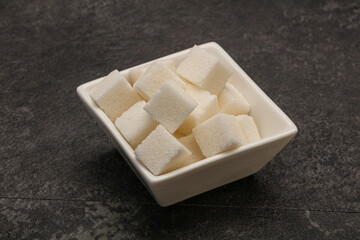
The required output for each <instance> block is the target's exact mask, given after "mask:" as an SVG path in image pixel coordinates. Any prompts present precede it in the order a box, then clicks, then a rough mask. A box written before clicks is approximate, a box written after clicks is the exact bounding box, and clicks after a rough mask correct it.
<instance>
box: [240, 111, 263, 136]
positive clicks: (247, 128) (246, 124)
mask: <svg viewBox="0 0 360 240" xmlns="http://www.w3.org/2000/svg"><path fill="white" fill-rule="evenodd" d="M236 119H237V120H238V122H239V124H240V127H241V129H242V131H243V133H244V135H245V137H246V140H247V142H248V143H252V142H256V141H258V140H260V138H261V137H260V133H259V130H258V128H257V126H256V124H255V121H254V119H253V118H252V117H251V116H249V115H239V116H237V117H236Z"/></svg>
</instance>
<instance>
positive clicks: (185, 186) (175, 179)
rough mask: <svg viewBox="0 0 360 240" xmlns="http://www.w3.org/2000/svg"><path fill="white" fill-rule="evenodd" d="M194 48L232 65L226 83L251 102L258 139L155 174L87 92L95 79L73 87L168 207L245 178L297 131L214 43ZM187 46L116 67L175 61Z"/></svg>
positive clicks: (128, 160) (158, 201) (146, 183)
mask: <svg viewBox="0 0 360 240" xmlns="http://www.w3.org/2000/svg"><path fill="white" fill-rule="evenodd" d="M199 47H201V48H204V49H206V50H207V51H208V52H210V53H212V54H214V55H216V56H217V57H219V58H220V59H221V61H222V62H223V63H224V64H225V65H226V66H228V67H229V68H230V69H232V70H233V75H232V77H231V78H230V80H229V81H230V82H231V83H232V84H233V85H234V86H235V87H236V88H238V89H239V90H240V91H241V92H242V94H243V95H244V96H245V98H246V99H247V100H248V102H249V103H250V105H251V110H250V113H249V115H251V116H252V117H254V120H255V122H256V124H257V126H258V129H259V132H260V135H261V137H262V138H261V140H259V141H257V142H254V143H250V144H246V145H243V146H241V147H238V148H235V149H232V150H230V151H226V152H223V153H220V154H217V155H215V156H212V157H209V158H206V159H204V160H201V161H198V162H196V163H193V164H191V165H188V166H185V167H183V168H180V169H177V170H175V171H172V172H169V173H166V174H163V175H160V176H155V175H153V174H152V173H151V172H150V171H149V170H148V169H147V168H146V167H145V166H144V165H143V164H142V163H141V162H140V161H138V160H137V159H136V157H135V154H134V150H133V149H132V148H131V147H130V145H129V144H128V143H127V141H126V140H125V138H124V137H123V136H122V135H121V134H120V132H119V131H118V130H117V128H116V127H115V125H114V124H113V122H112V121H111V120H110V119H109V118H108V117H107V116H106V114H105V113H104V112H103V111H102V110H101V109H100V108H99V107H98V106H97V105H96V103H95V102H94V101H93V100H92V98H91V97H90V95H89V92H90V91H91V90H92V88H93V87H94V86H96V84H98V83H99V82H100V81H101V80H102V79H103V78H99V79H96V80H93V81H90V82H87V83H85V84H82V85H80V86H79V87H78V88H77V93H78V95H79V97H80V99H81V101H82V102H83V103H84V105H85V106H86V108H87V109H88V111H89V112H90V113H91V114H92V115H93V116H94V117H95V119H96V120H97V122H98V123H99V125H100V126H101V127H102V128H103V129H104V131H105V132H106V133H107V135H108V136H109V137H110V139H111V140H112V141H113V143H114V145H115V146H116V148H117V149H118V151H119V152H120V154H121V155H122V156H123V158H124V159H125V160H126V162H127V163H128V164H129V166H130V167H131V169H132V170H133V171H134V173H135V174H136V175H137V176H138V178H139V179H140V181H141V182H142V183H143V184H144V185H145V187H146V188H147V189H148V191H149V193H150V194H151V195H152V196H153V197H154V199H155V200H156V202H157V203H158V204H159V205H160V206H169V205H171V204H174V203H177V202H180V201H182V200H185V199H187V198H190V197H192V196H195V195H198V194H200V193H203V192H206V191H209V190H211V189H214V188H217V187H219V186H222V185H224V184H227V183H230V182H233V181H236V180H238V179H241V178H244V177H247V176H249V175H252V174H254V173H256V172H257V171H259V170H260V169H261V168H263V167H264V166H265V165H266V164H267V163H268V162H269V161H270V160H271V159H272V158H273V157H274V156H275V155H276V154H277V153H278V152H279V151H280V150H281V149H282V148H283V147H284V146H285V145H286V144H287V143H288V142H289V141H290V140H291V139H292V138H293V137H294V136H295V135H296V133H297V127H296V126H295V124H294V123H293V122H292V121H291V120H290V119H289V118H288V117H287V116H286V114H285V113H284V112H283V111H282V110H281V109H280V108H279V107H278V106H277V105H276V104H275V103H274V102H273V101H272V100H271V99H270V98H269V97H268V96H267V95H266V94H265V93H264V92H263V91H262V90H261V89H260V88H259V87H258V86H257V85H256V84H255V83H254V82H253V81H252V80H251V79H250V77H249V76H248V75H247V74H246V73H245V72H244V71H243V70H242V69H241V68H240V67H239V65H237V64H236V62H235V61H234V60H233V59H232V58H231V57H230V56H229V55H228V54H227V53H226V52H225V50H224V49H223V48H221V47H220V46H219V45H218V44H217V43H215V42H209V43H205V44H202V45H199ZM189 52H190V49H186V50H184V51H180V52H177V53H174V54H171V55H168V56H165V57H162V58H159V59H156V60H153V61H150V62H147V63H144V64H141V65H138V66H136V67H132V68H129V69H126V70H123V71H120V72H121V74H123V76H124V77H125V78H128V75H129V71H130V70H137V69H141V68H145V67H147V66H149V65H150V64H151V63H152V62H154V61H158V60H170V59H171V60H174V61H175V62H178V63H179V62H180V61H181V60H182V59H184V58H185V56H186V55H187V54H188V53H189Z"/></svg>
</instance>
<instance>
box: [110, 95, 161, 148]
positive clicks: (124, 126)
mask: <svg viewBox="0 0 360 240" xmlns="http://www.w3.org/2000/svg"><path fill="white" fill-rule="evenodd" d="M145 104H146V102H145V101H140V102H137V103H135V104H134V105H133V106H132V107H131V108H129V109H128V110H127V111H125V112H124V113H123V114H122V115H121V116H120V117H119V118H118V119H116V121H115V126H116V127H117V128H118V129H119V131H120V133H121V134H122V135H123V136H124V137H125V139H126V140H127V141H128V143H129V144H130V146H131V147H132V148H133V149H135V148H136V147H137V146H138V145H139V144H140V143H141V142H142V140H144V139H145V138H146V137H147V135H149V133H150V132H151V131H153V130H154V129H155V127H156V126H157V124H158V123H157V122H156V121H155V120H154V119H153V118H152V117H151V116H150V115H149V114H148V113H147V112H146V111H145V110H144V109H143V107H144V106H145Z"/></svg>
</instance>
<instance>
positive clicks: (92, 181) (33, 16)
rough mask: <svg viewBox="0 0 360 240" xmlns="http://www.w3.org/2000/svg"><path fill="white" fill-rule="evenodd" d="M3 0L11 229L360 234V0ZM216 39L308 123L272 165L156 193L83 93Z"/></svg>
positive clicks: (0, 49)
mask: <svg viewBox="0 0 360 240" xmlns="http://www.w3.org/2000/svg"><path fill="white" fill-rule="evenodd" d="M295 2H296V1H276V2H268V1H209V2H207V3H206V4H205V3H201V2H198V1H179V2H175V1H174V2H171V1H167V2H163V1H126V2H125V1H116V2H115V1H114V2H112V1H96V2H95V1H82V2H80V1H78V2H68V3H66V4H65V3H63V2H61V1H59V2H53V1H51V2H50V1H49V2H47V1H0V66H1V69H0V81H1V87H0V106H1V107H0V116H1V118H0V134H1V137H0V239H22V238H23V239H36V238H38V239H50V238H53V239H71V238H73V239H75V238H78V239H93V238H94V239H109V238H113V239H148V238H152V239H160V238H166V239H189V238H191V239H220V238H225V239H234V238H256V239H308V238H312V239H323V238H327V239H356V238H359V235H360V230H359V229H360V228H359V222H360V201H359V200H360V195H359V192H360V154H359V153H360V151H359V143H360V107H359V102H360V80H359V76H360V2H359V1H304V2H302V3H301V4H299V3H295ZM208 41H216V42H218V43H219V44H220V45H221V46H222V47H223V48H224V49H225V50H226V51H228V52H229V53H230V55H231V56H232V57H233V58H234V59H235V61H237V62H238V63H239V65H240V66H241V67H242V68H243V69H244V70H245V71H246V72H247V73H248V74H249V75H250V77H252V79H253V80H254V81H255V82H256V83H257V84H258V85H259V86H260V87H261V88H262V89H263V90H264V91H265V93H267V94H268V95H269V97H270V98H272V99H273V100H274V101H275V102H276V103H277V104H278V105H279V107H280V108H281V109H283V110H284V112H285V113H287V114H288V116H289V117H290V118H291V119H292V120H293V121H294V122H295V124H296V125H297V126H298V128H299V133H298V135H297V136H296V137H295V139H294V140H293V141H292V142H291V143H290V144H289V145H287V146H286V147H285V148H284V149H283V151H282V152H281V153H280V154H278V155H277V156H276V157H275V158H274V159H273V160H272V161H271V162H270V163H269V164H268V165H267V166H266V167H265V168H264V169H263V170H261V171H260V172H258V173H257V174H255V175H253V176H250V177H248V178H246V179H242V180H239V181H237V182H234V183H231V184H228V185H226V186H223V187H220V188H218V189H215V190H213V191H210V192H207V193H204V194H201V195H199V196H196V197H193V198H191V199H188V200H186V201H184V202H181V203H179V204H176V205H174V206H171V207H168V208H161V207H159V206H158V205H157V204H156V203H155V202H154V200H153V199H152V198H151V196H150V195H149V194H148V193H147V191H146V189H145V188H144V187H143V186H142V185H141V183H140V181H139V180H138V179H137V178H136V176H135V175H134V174H133V173H132V172H131V170H130V168H129V167H128V166H127V165H126V163H125V162H124V161H123V159H121V156H120V154H118V153H117V152H116V150H115V148H114V147H112V145H111V144H110V142H109V140H108V139H107V137H106V136H105V134H104V133H103V132H102V131H101V130H100V128H99V127H97V126H96V123H95V121H94V120H93V119H92V118H91V117H90V116H89V114H87V112H86V110H85V108H84V107H83V106H82V104H81V102H80V100H79V99H78V97H77V95H76V92H75V89H76V87H77V86H78V85H80V84H82V83H84V82H87V81H89V80H92V79H95V78H98V77H101V76H103V75H106V74H107V73H108V72H110V71H111V70H113V69H115V68H117V69H119V70H121V69H125V68H128V67H131V66H135V65H137V64H140V63H142V62H146V61H149V60H152V59H155V58H158V57H161V56H164V55H167V54H170V53H173V52H177V51H179V50H182V49H185V48H189V47H191V46H192V45H194V44H201V43H204V42H208Z"/></svg>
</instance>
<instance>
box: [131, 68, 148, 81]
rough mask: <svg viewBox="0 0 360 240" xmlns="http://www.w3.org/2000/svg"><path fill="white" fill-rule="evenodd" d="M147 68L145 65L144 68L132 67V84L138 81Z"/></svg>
mask: <svg viewBox="0 0 360 240" xmlns="http://www.w3.org/2000/svg"><path fill="white" fill-rule="evenodd" d="M146 69H147V68H145V67H143V68H135V69H131V70H130V71H129V80H130V82H131V84H132V85H134V84H135V83H136V81H137V80H138V79H139V78H140V77H141V76H142V75H143V74H144V72H145V71H146Z"/></svg>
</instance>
